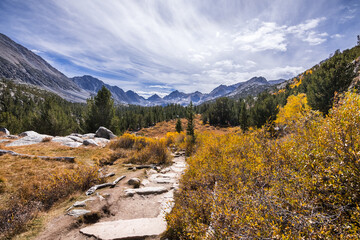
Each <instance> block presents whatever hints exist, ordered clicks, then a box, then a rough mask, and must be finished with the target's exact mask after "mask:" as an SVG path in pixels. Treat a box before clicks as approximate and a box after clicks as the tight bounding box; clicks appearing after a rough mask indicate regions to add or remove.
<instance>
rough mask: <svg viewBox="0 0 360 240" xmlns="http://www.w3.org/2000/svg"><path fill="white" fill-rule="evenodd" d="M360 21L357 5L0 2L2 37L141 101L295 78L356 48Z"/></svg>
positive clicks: (319, 1)
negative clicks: (258, 80)
mask: <svg viewBox="0 0 360 240" xmlns="http://www.w3.org/2000/svg"><path fill="white" fill-rule="evenodd" d="M359 16H360V1H359V0H316V1H314V0H252V1H250V0H149V1H147V0H106V1H105V0H47V1H43V0H26V1H24V0H0V32H1V33H3V34H5V35H7V36H8V37H10V38H11V39H13V40H14V41H16V42H18V43H19V44H21V45H23V46H25V47H26V48H28V49H30V50H32V51H33V52H34V53H36V54H38V55H40V56H41V57H43V58H44V59H45V60H46V61H48V62H49V63H50V64H51V65H52V66H54V67H55V68H57V69H58V70H60V71H61V72H63V73H64V74H65V75H66V76H68V77H73V76H82V75H92V76H94V77H97V78H99V79H100V80H102V81H104V82H105V83H108V84H110V85H117V86H119V87H120V88H122V89H124V90H133V91H135V92H137V93H138V94H140V95H142V96H144V97H149V96H151V95H152V94H155V93H156V94H158V95H160V96H165V95H166V94H169V93H170V92H171V91H173V90H179V91H182V92H185V93H190V92H194V91H200V92H203V93H208V92H210V91H211V90H212V89H213V88H215V87H217V86H218V85H220V84H225V85H231V84H235V83H238V82H243V81H246V80H248V79H250V78H251V77H254V76H263V77H265V78H267V79H268V80H275V79H279V78H285V79H289V78H291V77H294V76H296V75H297V74H299V73H301V72H302V71H304V70H306V69H308V68H310V67H312V66H314V65H315V64H317V63H319V62H320V61H322V60H324V59H326V58H327V57H329V55H330V54H331V53H333V52H335V50H337V49H340V50H344V49H347V48H351V47H353V46H355V45H356V40H357V39H356V36H357V35H359V34H360V20H359Z"/></svg>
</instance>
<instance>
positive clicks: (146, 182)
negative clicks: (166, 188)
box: [141, 179, 150, 186]
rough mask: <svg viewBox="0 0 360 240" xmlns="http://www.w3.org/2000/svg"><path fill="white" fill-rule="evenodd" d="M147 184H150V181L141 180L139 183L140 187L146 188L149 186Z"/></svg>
mask: <svg viewBox="0 0 360 240" xmlns="http://www.w3.org/2000/svg"><path fill="white" fill-rule="evenodd" d="M149 184H150V181H149V180H147V179H143V180H142V181H141V185H142V186H146V185H149Z"/></svg>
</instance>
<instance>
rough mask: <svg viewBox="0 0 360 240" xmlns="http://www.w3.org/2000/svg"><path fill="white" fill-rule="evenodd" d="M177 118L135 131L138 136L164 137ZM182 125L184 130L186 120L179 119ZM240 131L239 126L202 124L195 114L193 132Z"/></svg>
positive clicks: (173, 128) (171, 130)
mask: <svg viewBox="0 0 360 240" xmlns="http://www.w3.org/2000/svg"><path fill="white" fill-rule="evenodd" d="M176 121H177V119H173V120H170V121H164V122H159V123H157V124H156V125H155V126H153V127H149V128H143V129H141V130H140V131H138V132H136V134H137V135H138V136H144V137H151V138H158V139H160V138H164V137H165V136H166V134H167V133H168V132H174V131H175V125H176ZM181 123H182V127H183V129H184V130H186V126H187V120H186V119H181ZM237 131H240V128H239V127H228V128H224V127H214V126H210V125H209V124H205V125H204V124H203V122H202V121H201V115H196V117H195V133H203V132H212V133H214V134H226V133H233V132H237Z"/></svg>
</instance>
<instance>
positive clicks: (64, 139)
mask: <svg viewBox="0 0 360 240" xmlns="http://www.w3.org/2000/svg"><path fill="white" fill-rule="evenodd" d="M51 141H53V142H58V143H67V142H74V140H72V139H71V138H69V137H54V138H53V139H52V140H51Z"/></svg>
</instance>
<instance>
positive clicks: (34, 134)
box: [19, 131, 40, 137]
mask: <svg viewBox="0 0 360 240" xmlns="http://www.w3.org/2000/svg"><path fill="white" fill-rule="evenodd" d="M38 135H40V134H39V133H37V132H35V131H26V132H22V133H20V134H19V137H31V136H38Z"/></svg>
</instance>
